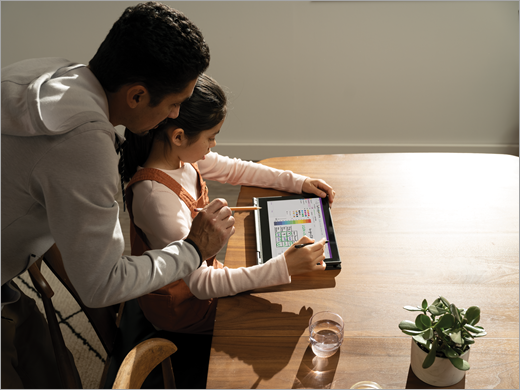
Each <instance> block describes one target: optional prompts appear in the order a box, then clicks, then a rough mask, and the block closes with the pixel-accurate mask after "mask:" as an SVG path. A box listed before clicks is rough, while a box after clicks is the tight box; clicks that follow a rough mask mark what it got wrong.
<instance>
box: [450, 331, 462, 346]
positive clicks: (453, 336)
mask: <svg viewBox="0 0 520 390" xmlns="http://www.w3.org/2000/svg"><path fill="white" fill-rule="evenodd" d="M450 338H451V340H452V341H453V342H454V343H456V344H462V343H463V341H462V336H461V334H460V330H459V331H458V332H454V333H450Z"/></svg>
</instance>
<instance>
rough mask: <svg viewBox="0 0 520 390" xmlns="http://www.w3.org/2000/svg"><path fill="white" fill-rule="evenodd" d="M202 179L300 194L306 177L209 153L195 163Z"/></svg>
mask: <svg viewBox="0 0 520 390" xmlns="http://www.w3.org/2000/svg"><path fill="white" fill-rule="evenodd" d="M197 165H198V167H199V169H200V173H201V174H202V176H203V177H204V179H209V180H216V181H218V182H221V183H229V184H232V185H243V186H255V187H264V188H274V189H275V190H280V191H287V192H292V193H295V194H300V193H301V192H302V186H303V182H304V181H305V179H307V177H305V176H302V175H298V174H295V173H293V172H291V171H282V170H279V169H275V168H271V167H268V166H266V165H262V164H259V163H254V162H251V161H242V160H240V159H238V158H230V157H227V156H221V155H220V154H218V153H215V152H211V153H209V154H207V155H206V159H205V160H202V161H199V162H198V163H197Z"/></svg>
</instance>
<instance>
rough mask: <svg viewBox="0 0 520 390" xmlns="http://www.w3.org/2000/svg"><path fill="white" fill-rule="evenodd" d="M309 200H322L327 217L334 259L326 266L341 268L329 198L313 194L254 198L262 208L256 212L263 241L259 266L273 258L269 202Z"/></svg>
mask: <svg viewBox="0 0 520 390" xmlns="http://www.w3.org/2000/svg"><path fill="white" fill-rule="evenodd" d="M309 198H318V199H320V200H321V205H322V209H323V215H324V217H325V224H326V228H327V234H328V237H329V244H328V245H330V252H331V254H332V258H330V259H325V264H326V266H327V269H339V268H341V259H340V256H339V251H338V245H337V241H336V234H335V232H334V224H333V222H332V215H331V211H330V206H329V198H328V197H326V198H320V197H319V196H317V195H313V194H301V195H286V196H267V197H258V198H253V202H254V204H255V206H259V207H261V209H260V210H256V211H255V220H256V229H260V240H261V253H258V256H259V258H258V260H259V261H258V262H259V264H261V263H262V262H265V261H268V260H269V259H271V258H272V252H271V237H270V234H269V220H268V210H267V202H277V201H284V200H287V199H309ZM262 227H263V228H262ZM257 240H258V231H257ZM257 245H258V242H257ZM259 249H260V248H259Z"/></svg>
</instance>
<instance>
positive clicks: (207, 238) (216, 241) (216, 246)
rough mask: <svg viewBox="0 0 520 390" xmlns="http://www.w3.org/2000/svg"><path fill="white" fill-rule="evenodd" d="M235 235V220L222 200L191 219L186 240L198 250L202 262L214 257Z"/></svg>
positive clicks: (216, 200) (213, 203) (218, 200)
mask: <svg viewBox="0 0 520 390" xmlns="http://www.w3.org/2000/svg"><path fill="white" fill-rule="evenodd" d="M234 233H235V218H233V217H232V216H231V210H230V209H229V207H227V202H226V200H224V199H215V200H214V201H213V202H211V203H210V204H208V205H207V206H206V207H204V209H203V210H202V211H201V212H199V215H197V216H196V217H195V219H193V224H192V225H191V230H190V233H189V234H188V237H186V238H188V239H190V240H192V241H193V242H194V243H195V245H197V247H198V248H199V251H200V253H201V256H202V260H207V259H209V258H210V257H212V256H214V255H216V254H217V253H218V252H219V251H220V250H221V249H222V247H223V246H224V244H225V243H226V242H227V241H228V240H229V237H231V236H232V235H233V234H234Z"/></svg>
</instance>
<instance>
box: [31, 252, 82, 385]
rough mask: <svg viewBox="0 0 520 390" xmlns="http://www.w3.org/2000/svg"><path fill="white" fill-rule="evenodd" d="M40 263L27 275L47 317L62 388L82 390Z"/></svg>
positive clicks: (33, 266) (34, 265)
mask: <svg viewBox="0 0 520 390" xmlns="http://www.w3.org/2000/svg"><path fill="white" fill-rule="evenodd" d="M41 261H42V260H41V258H40V259H38V260H37V261H36V262H35V263H33V264H32V265H31V266H30V267H29V275H30V277H31V281H32V282H33V285H34V287H35V288H36V290H37V291H38V292H39V293H40V295H41V297H42V302H43V308H44V310H45V315H46V317H47V324H48V325H49V332H50V335H51V341H52V345H53V347H54V354H55V356H56V362H57V366H58V372H59V375H60V379H61V383H62V387H63V388H64V389H82V388H83V386H82V384H81V379H80V378H79V375H78V374H77V369H76V365H75V363H74V358H73V357H72V356H71V354H70V352H69V350H68V349H67V347H66V346H65V340H63V334H62V333H61V330H60V325H59V324H58V320H57V318H56V311H55V310H54V306H53V304H52V300H51V298H52V297H53V295H54V291H52V289H51V287H50V286H49V284H48V283H47V281H46V280H45V278H44V277H43V275H42V274H41V272H40V267H41Z"/></svg>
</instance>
